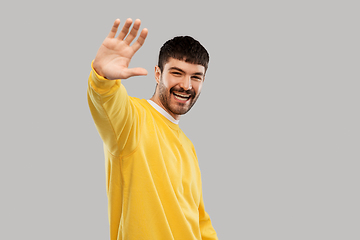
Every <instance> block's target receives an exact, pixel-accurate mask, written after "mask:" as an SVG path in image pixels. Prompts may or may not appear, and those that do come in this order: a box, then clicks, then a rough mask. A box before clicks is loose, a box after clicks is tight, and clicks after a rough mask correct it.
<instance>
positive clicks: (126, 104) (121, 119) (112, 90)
mask: <svg viewBox="0 0 360 240" xmlns="http://www.w3.org/2000/svg"><path fill="white" fill-rule="evenodd" d="M91 67H92V71H91V72H90V76H89V81H88V91H87V95H88V103H89V108H90V112H91V115H92V117H93V119H94V122H95V126H96V128H97V130H98V132H99V134H100V137H101V139H102V140H103V142H104V146H105V147H106V148H107V150H108V151H109V152H110V153H111V154H112V155H114V156H120V155H126V154H128V153H130V152H131V151H132V150H133V149H135V148H136V144H137V140H138V135H139V133H138V132H139V128H138V120H137V119H138V118H137V114H138V113H137V110H136V107H135V106H134V104H133V103H132V101H131V99H130V97H129V96H128V94H127V92H126V89H125V87H124V86H123V85H122V84H121V80H108V79H106V78H104V77H102V76H100V75H98V74H97V73H96V71H95V70H94V68H93V66H92V64H91Z"/></svg>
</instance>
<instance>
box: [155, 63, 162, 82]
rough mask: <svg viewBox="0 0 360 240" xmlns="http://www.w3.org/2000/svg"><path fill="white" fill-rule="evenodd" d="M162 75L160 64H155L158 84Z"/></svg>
mask: <svg viewBox="0 0 360 240" xmlns="http://www.w3.org/2000/svg"><path fill="white" fill-rule="evenodd" d="M160 77H161V70H160V68H159V66H155V80H156V82H157V83H158V84H159V82H160Z"/></svg>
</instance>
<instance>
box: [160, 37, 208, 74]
mask: <svg viewBox="0 0 360 240" xmlns="http://www.w3.org/2000/svg"><path fill="white" fill-rule="evenodd" d="M169 58H174V59H177V60H184V61H185V62H188V63H193V64H199V65H202V66H204V67H205V72H206V70H207V68H208V63H209V54H208V52H207V51H206V49H205V48H204V47H203V46H202V45H201V44H200V42H198V41H197V40H195V39H194V38H192V37H190V36H178V37H174V38H173V39H170V40H168V41H167V42H165V43H164V45H163V46H162V47H161V48H160V53H159V61H158V66H159V68H160V70H161V72H162V71H163V69H164V66H165V64H166V63H167V62H168V61H169Z"/></svg>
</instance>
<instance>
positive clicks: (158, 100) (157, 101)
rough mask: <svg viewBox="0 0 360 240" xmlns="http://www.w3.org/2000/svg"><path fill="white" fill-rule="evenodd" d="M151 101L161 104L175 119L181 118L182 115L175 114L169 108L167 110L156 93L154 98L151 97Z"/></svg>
mask: <svg viewBox="0 0 360 240" xmlns="http://www.w3.org/2000/svg"><path fill="white" fill-rule="evenodd" d="M150 100H151V101H153V102H154V103H156V104H157V105H159V106H160V107H161V108H162V109H164V110H165V111H166V112H167V113H168V114H170V115H171V116H172V117H173V118H174V119H175V120H180V115H177V114H174V113H172V112H170V111H169V110H167V109H166V108H165V107H164V105H163V104H162V103H161V101H160V99H159V97H157V95H156V94H155V95H154V96H153V97H152V98H150Z"/></svg>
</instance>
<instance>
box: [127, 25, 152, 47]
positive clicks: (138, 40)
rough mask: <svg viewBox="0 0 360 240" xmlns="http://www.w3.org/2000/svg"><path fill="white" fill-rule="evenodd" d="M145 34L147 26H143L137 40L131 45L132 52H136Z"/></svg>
mask: <svg viewBox="0 0 360 240" xmlns="http://www.w3.org/2000/svg"><path fill="white" fill-rule="evenodd" d="M147 35H148V30H147V28H144V29H143V30H142V31H141V33H140V36H139V37H138V39H137V41H136V42H135V43H134V44H133V45H132V46H131V47H132V48H133V50H134V52H137V51H138V50H139V49H140V48H141V46H142V45H143V44H144V42H145V39H146V37H147Z"/></svg>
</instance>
